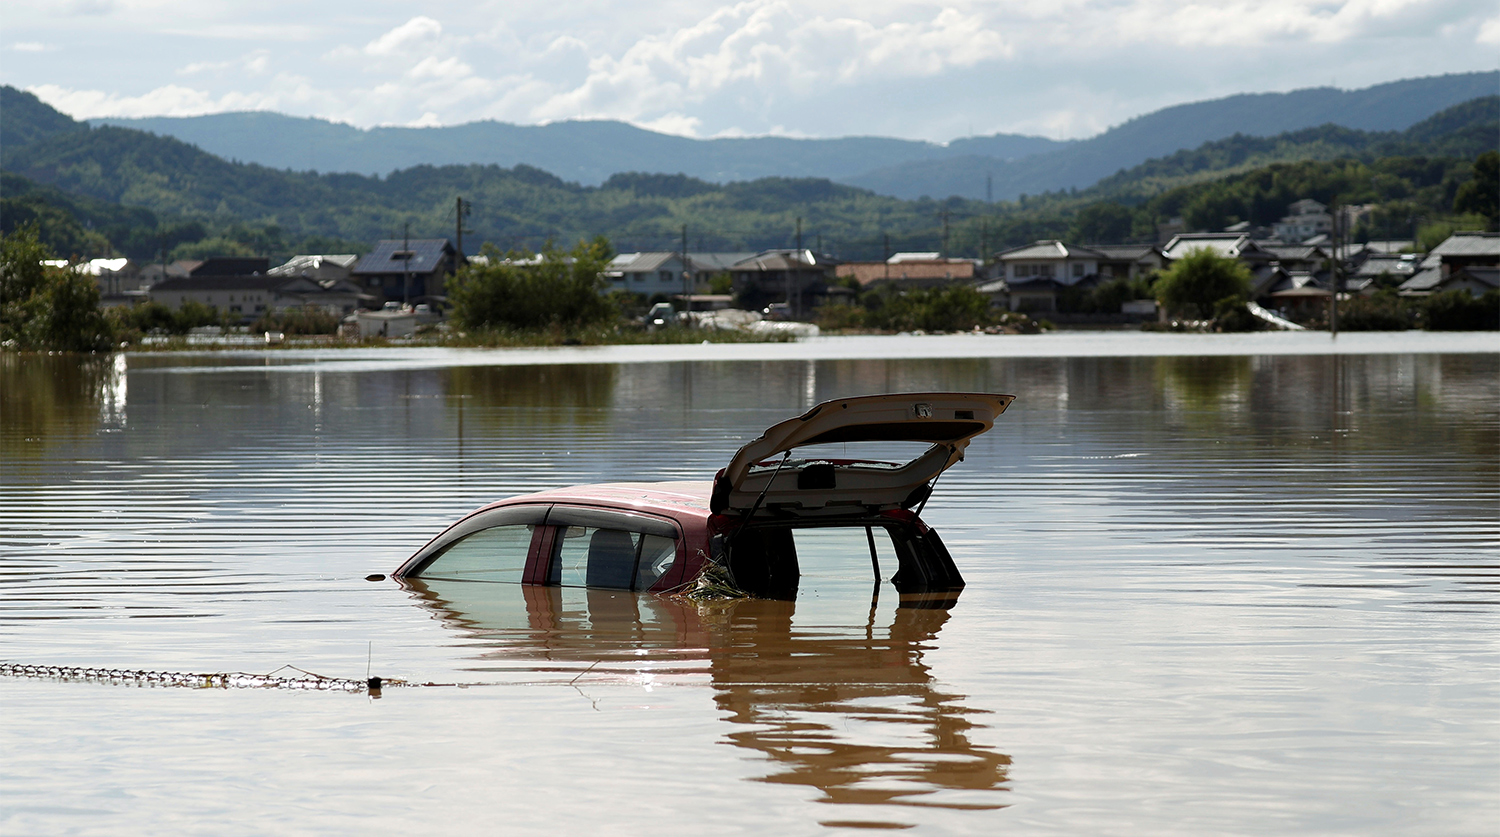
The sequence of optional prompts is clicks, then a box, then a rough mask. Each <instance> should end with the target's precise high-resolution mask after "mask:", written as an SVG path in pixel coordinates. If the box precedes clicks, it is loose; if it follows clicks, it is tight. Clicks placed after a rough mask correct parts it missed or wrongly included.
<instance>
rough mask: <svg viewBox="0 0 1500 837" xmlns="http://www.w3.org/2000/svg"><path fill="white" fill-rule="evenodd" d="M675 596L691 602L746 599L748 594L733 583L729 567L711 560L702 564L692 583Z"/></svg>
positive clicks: (748, 596)
mask: <svg viewBox="0 0 1500 837" xmlns="http://www.w3.org/2000/svg"><path fill="white" fill-rule="evenodd" d="M676 595H677V596H679V597H681V598H684V599H687V600H688V601H692V602H715V601H722V600H725V599H748V598H750V594H749V593H746V592H745V591H744V590H741V589H740V588H739V587H738V586H736V585H735V583H734V575H733V574H731V573H730V572H729V568H728V567H725V566H723V565H721V564H715V563H713V562H712V561H710V562H708V563H706V564H704V565H703V571H702V572H701V573H699V574H698V578H697V580H696V581H694V582H693V585H692V586H691V587H689V588H687V589H686V590H684V591H683V592H681V593H678V594H676Z"/></svg>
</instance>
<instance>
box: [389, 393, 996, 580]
mask: <svg viewBox="0 0 1500 837" xmlns="http://www.w3.org/2000/svg"><path fill="white" fill-rule="evenodd" d="M1012 400H1014V396H1010V395H991V394H985V393H961V392H925V393H899V394H887V395H867V396H857V397H852V398H839V399H834V400H832V401H825V402H823V403H821V404H819V405H817V406H816V407H813V408H812V409H811V410H808V411H807V412H806V413H804V414H802V415H801V416H797V417H795V418H791V419H787V420H786V421H782V422H779V423H777V424H775V425H772V426H771V427H769V428H767V429H766V431H765V432H764V433H763V434H761V436H760V437H759V438H757V439H755V440H754V441H752V442H750V443H749V444H746V445H745V446H744V447H742V448H740V449H739V451H738V452H736V453H735V455H734V457H733V458H732V459H731V460H730V461H729V464H728V465H727V466H726V467H725V468H723V469H722V470H720V471H719V472H718V473H717V474H716V475H715V476H714V478H713V480H712V481H711V482H708V481H703V482H662V483H605V484H599V485H581V486H573V487H571V488H560V489H555V490H552V491H544V492H540V493H537V494H527V495H524V496H520V497H512V498H510V499H507V500H501V501H499V502H497V503H492V504H490V505H488V506H484V507H483V508H480V509H478V510H476V511H474V512H472V513H470V514H469V515H468V516H466V517H464V518H463V519H461V520H459V521H458V522H457V523H455V524H453V525H452V526H450V527H449V528H448V529H447V530H446V531H444V532H443V533H442V534H440V535H438V536H437V537H436V538H433V539H432V541H430V542H429V543H428V544H427V545H426V546H423V547H422V548H421V549H420V550H418V551H417V552H416V554H415V555H413V556H412V557H411V558H409V559H407V560H406V562H405V563H403V564H402V565H401V566H400V567H399V568H398V569H397V570H396V571H395V572H394V573H393V575H394V576H395V577H396V578H398V579H400V578H408V579H424V580H429V579H430V580H444V581H475V582H513V583H520V584H541V585H561V586H564V587H591V588H604V589H615V590H640V591H651V592H655V593H664V592H671V591H675V590H680V589H683V588H685V587H687V586H689V585H691V584H693V583H694V582H695V581H696V580H697V579H698V577H699V575H700V574H701V573H702V572H703V570H704V568H705V567H706V566H707V565H709V564H710V563H712V564H717V565H719V566H722V567H724V568H726V569H727V570H728V571H729V574H730V575H731V576H732V579H733V581H734V584H735V586H737V587H738V588H740V589H741V590H743V591H745V592H746V593H749V594H751V595H754V596H760V597H765V598H776V599H790V598H795V596H796V594H797V584H798V579H799V575H800V570H799V563H798V549H799V547H802V546H805V545H807V544H809V543H817V544H819V545H820V548H821V549H822V551H823V552H825V553H826V552H828V550H829V548H830V546H831V547H832V548H833V550H834V551H835V552H836V553H838V554H839V555H840V556H841V557H842V556H843V555H845V554H847V555H848V557H849V559H851V560H863V558H864V557H865V556H868V557H869V559H870V561H871V564H872V567H873V570H874V574H875V577H876V579H877V580H878V579H879V578H880V573H881V568H880V562H881V558H882V556H883V557H884V558H885V560H886V561H887V569H889V566H890V562H892V561H894V564H895V566H896V572H895V573H894V574H893V575H892V576H891V577H890V581H891V583H892V585H893V586H895V588H896V590H897V591H898V592H900V593H902V594H907V593H913V594H915V593H944V592H953V591H957V590H960V589H962V587H963V584H964V582H963V577H962V576H961V575H960V574H959V571H958V568H957V567H956V566H954V564H953V559H952V557H951V556H950V555H949V554H948V550H947V548H946V547H944V546H943V542H942V540H941V539H940V538H939V537H938V535H937V533H936V532H935V531H933V530H932V529H931V528H929V527H928V526H927V525H926V524H925V523H923V522H922V519H921V518H920V517H919V515H920V513H921V511H922V509H923V507H924V506H925V504H926V502H927V498H928V496H929V495H930V494H931V492H932V487H933V485H934V484H935V483H936V481H937V479H938V477H939V476H940V475H941V474H942V473H943V472H944V471H946V470H947V469H948V468H950V467H952V466H953V465H955V464H957V463H958V462H960V461H962V460H963V455H964V449H965V448H967V447H968V445H969V442H970V441H971V440H972V439H973V438H974V437H975V436H978V435H979V434H981V433H984V432H985V431H987V430H989V429H990V427H992V426H993V424H994V421H995V418H996V417H997V416H999V415H1000V414H1001V413H1003V412H1004V411H1005V409H1006V407H1008V406H1010V403H1011V401H1012ZM851 448H854V449H855V450H860V449H864V448H873V450H872V451H870V452H871V453H874V454H880V455H881V458H852V457H851V455H850V449H851ZM794 454H795V455H794ZM892 454H895V455H894V456H893V455H892Z"/></svg>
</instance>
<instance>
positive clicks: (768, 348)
mask: <svg viewBox="0 0 1500 837" xmlns="http://www.w3.org/2000/svg"><path fill="white" fill-rule="evenodd" d="M1485 353H1500V333H1496V332H1429V331H1407V332H1350V333H1346V334H1340V335H1339V336H1338V337H1332V336H1330V335H1329V334H1328V333H1327V332H1254V333H1249V334H1164V333H1153V332H1120V331H1089V332H1083V331H1068V332H1054V333H1048V334H1027V335H1022V334H1004V335H988V334H946V335H875V336H834V337H813V338H807V339H803V340H798V341H796V342H787V343H717V342H714V341H713V340H712V339H706V340H704V341H702V342H699V343H694V344H666V345H663V344H658V345H615V346H559V347H541V348H538V347H530V348H513V349H466V348H441V347H421V346H413V347H400V346H388V347H378V348H330V349H294V348H287V349H277V350H240V351H232V352H225V351H212V352H201V351H198V352H195V351H183V352H146V353H140V354H134V355H133V357H134V358H135V359H138V360H146V359H147V358H158V359H159V362H160V364H161V365H163V366H176V365H183V366H192V367H199V368H204V369H210V368H216V367H223V366H248V365H255V366H265V367H267V368H276V369H299V368H300V369H306V368H309V367H313V366H316V367H317V368H320V369H326V370H332V369H340V370H352V369H391V368H405V369H422V368H432V367H441V366H530V365H538V364H587V363H671V362H687V361H783V360H801V361H822V360H864V359H890V360H898V359H903V360H907V359H946V358H994V357H1009V358H1033V357H1034V358H1045V357H1163V356H1166V357H1184V356H1216V357H1223V356H1236V355H1266V356H1273V355H1389V354H1485ZM189 358H191V359H192V360H191V361H189V362H187V363H179V361H182V360H187V359H189ZM144 365H148V366H150V365H156V364H155V363H152V362H150V361H147V362H146V363H145V364H144Z"/></svg>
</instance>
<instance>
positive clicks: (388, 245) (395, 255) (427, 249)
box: [353, 238, 453, 276]
mask: <svg viewBox="0 0 1500 837" xmlns="http://www.w3.org/2000/svg"><path fill="white" fill-rule="evenodd" d="M403 245H404V246H405V249H402V248H403ZM452 252H453V245H452V244H450V243H449V242H448V239H446V238H414V239H411V240H410V241H404V242H403V241H402V240H401V239H399V238H395V239H385V240H383V241H381V242H379V243H377V244H376V245H375V249H374V250H372V251H370V254H369V255H367V256H365V257H364V258H362V259H360V260H359V261H358V262H356V263H355V265H354V271H353V272H355V273H359V274H362V275H366V276H369V275H372V274H393V273H395V274H404V273H406V272H407V271H408V270H410V271H411V272H412V273H431V272H433V271H434V270H437V269H438V268H440V267H442V266H443V264H444V262H445V257H446V256H447V254H448V253H452ZM408 255H410V259H408V258H407V256H408Z"/></svg>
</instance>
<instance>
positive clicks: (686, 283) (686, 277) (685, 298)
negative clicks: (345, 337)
mask: <svg viewBox="0 0 1500 837" xmlns="http://www.w3.org/2000/svg"><path fill="white" fill-rule="evenodd" d="M692 281H693V269H692V268H691V267H690V266H689V265H688V254H687V224H683V225H682V310H684V311H691V310H693V298H692V293H693V291H692V288H691V287H690V283H691V282H692ZM683 322H684V323H688V324H691V323H692V320H691V319H690V318H686V317H684V318H683Z"/></svg>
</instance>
